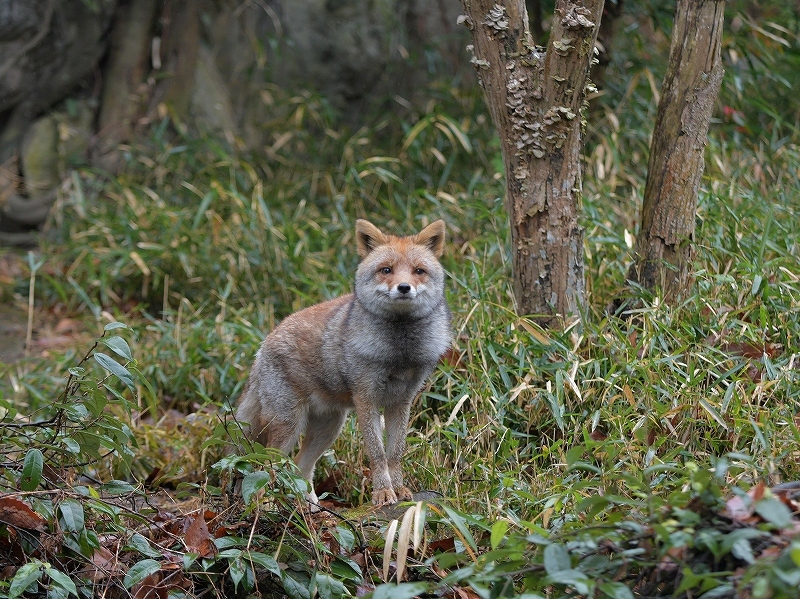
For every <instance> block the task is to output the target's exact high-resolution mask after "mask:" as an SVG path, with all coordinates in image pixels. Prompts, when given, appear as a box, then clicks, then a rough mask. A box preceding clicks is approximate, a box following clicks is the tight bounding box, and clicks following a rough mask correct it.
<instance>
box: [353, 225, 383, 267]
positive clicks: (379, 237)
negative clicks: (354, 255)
mask: <svg viewBox="0 0 800 599" xmlns="http://www.w3.org/2000/svg"><path fill="white" fill-rule="evenodd" d="M386 241H387V238H386V235H384V234H383V233H381V230H380V229H379V228H378V227H376V226H375V225H373V224H372V223H371V222H369V221H368V220H364V219H363V218H359V219H358V220H357V221H356V248H357V249H358V255H359V256H361V257H362V258H366V256H367V254H369V253H370V252H371V251H372V250H374V249H375V248H376V247H378V246H379V245H384V244H385V243H386Z"/></svg>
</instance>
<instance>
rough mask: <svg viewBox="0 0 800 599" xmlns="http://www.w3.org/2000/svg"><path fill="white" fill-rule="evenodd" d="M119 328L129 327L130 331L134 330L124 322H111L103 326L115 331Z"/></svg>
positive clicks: (106, 329) (107, 329)
mask: <svg viewBox="0 0 800 599" xmlns="http://www.w3.org/2000/svg"><path fill="white" fill-rule="evenodd" d="M117 329H128V330H129V331H132V330H133V329H132V328H131V327H129V326H128V325H126V324H125V323H124V322H109V323H108V324H107V325H106V326H104V327H103V330H104V331H115V330H117Z"/></svg>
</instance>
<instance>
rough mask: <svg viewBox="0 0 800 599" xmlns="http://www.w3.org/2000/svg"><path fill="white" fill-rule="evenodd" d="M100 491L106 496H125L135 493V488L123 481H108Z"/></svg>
mask: <svg viewBox="0 0 800 599" xmlns="http://www.w3.org/2000/svg"><path fill="white" fill-rule="evenodd" d="M100 489H101V490H102V491H103V493H106V494H108V495H127V494H129V493H135V492H136V487H134V486H133V485H131V484H130V483H128V482H125V481H124V480H110V481H108V482H107V483H104V484H103V485H102V486H101V487H100Z"/></svg>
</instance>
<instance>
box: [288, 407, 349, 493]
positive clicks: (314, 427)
mask: <svg viewBox="0 0 800 599" xmlns="http://www.w3.org/2000/svg"><path fill="white" fill-rule="evenodd" d="M346 419H347V410H336V411H326V412H319V413H318V412H313V411H312V412H311V413H309V415H308V422H307V424H306V434H305V437H303V441H302V443H301V444H300V451H298V452H297V455H296V456H295V458H294V461H295V464H297V466H298V468H300V472H301V473H302V474H303V478H305V479H306V480H307V481H308V482H309V484H311V493H310V494H309V499H310V500H311V501H313V502H315V503H316V501H317V496H316V494H315V493H314V466H316V464H317V460H318V459H319V457H320V456H321V455H322V454H323V453H324V452H325V450H326V449H328V448H329V447H330V446H331V445H333V442H334V441H335V440H336V437H338V436H339V433H340V432H341V430H342V426H344V422H345V420H346Z"/></svg>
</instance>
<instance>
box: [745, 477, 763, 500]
mask: <svg viewBox="0 0 800 599" xmlns="http://www.w3.org/2000/svg"><path fill="white" fill-rule="evenodd" d="M766 490H767V485H765V484H764V481H763V480H762V481H759V483H758V484H757V485H754V486H752V487H750V489H748V491H747V496H748V497H749V498H750V499H752V500H753V503H755V502H756V501H760V500H761V499H763V497H764V491H766Z"/></svg>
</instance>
